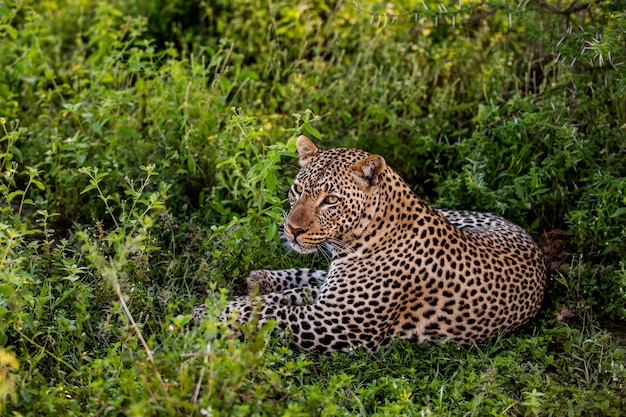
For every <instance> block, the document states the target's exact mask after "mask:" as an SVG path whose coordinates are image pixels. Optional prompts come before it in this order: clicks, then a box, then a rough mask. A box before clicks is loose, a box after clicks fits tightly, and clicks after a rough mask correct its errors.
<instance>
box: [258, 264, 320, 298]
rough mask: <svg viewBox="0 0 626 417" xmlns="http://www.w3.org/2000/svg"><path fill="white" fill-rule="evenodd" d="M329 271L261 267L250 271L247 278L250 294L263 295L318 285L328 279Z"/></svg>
mask: <svg viewBox="0 0 626 417" xmlns="http://www.w3.org/2000/svg"><path fill="white" fill-rule="evenodd" d="M326 274H327V271H319V270H314V269H309V268H298V269H283V270H278V271H270V270H266V269H260V270H257V271H252V272H250V275H248V278H246V284H247V286H248V294H249V295H263V294H270V293H275V292H279V291H284V290H287V289H291V288H301V287H305V286H318V285H320V284H321V283H322V282H323V281H324V279H326Z"/></svg>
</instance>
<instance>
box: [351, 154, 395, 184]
mask: <svg viewBox="0 0 626 417" xmlns="http://www.w3.org/2000/svg"><path fill="white" fill-rule="evenodd" d="M386 167H387V163H386V162H385V159H384V158H383V157H382V156H380V155H370V156H368V157H367V158H365V159H362V160H360V161H358V162H356V163H355V164H354V165H352V174H353V177H354V179H355V180H357V182H358V183H359V184H361V185H362V186H363V187H371V186H373V185H376V184H378V181H379V175H380V174H381V173H382V172H383V171H384V170H385V168H386Z"/></svg>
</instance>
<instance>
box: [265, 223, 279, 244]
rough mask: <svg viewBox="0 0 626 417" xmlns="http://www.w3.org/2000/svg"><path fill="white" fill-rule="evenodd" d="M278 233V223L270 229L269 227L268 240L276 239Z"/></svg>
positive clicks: (273, 224)
mask: <svg viewBox="0 0 626 417" xmlns="http://www.w3.org/2000/svg"><path fill="white" fill-rule="evenodd" d="M277 233H278V226H277V225H276V223H272V224H270V227H268V229H267V238H268V239H269V240H273V239H274V237H276V234H277Z"/></svg>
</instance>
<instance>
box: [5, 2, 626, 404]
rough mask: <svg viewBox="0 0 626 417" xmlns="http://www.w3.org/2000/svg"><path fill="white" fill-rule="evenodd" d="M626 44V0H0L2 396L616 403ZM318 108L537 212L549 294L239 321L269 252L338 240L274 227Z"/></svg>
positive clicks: (359, 134) (448, 189)
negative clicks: (483, 323)
mask: <svg viewBox="0 0 626 417" xmlns="http://www.w3.org/2000/svg"><path fill="white" fill-rule="evenodd" d="M625 44H626V3H624V2H623V0H607V1H599V2H591V1H584V0H582V1H576V0H573V1H565V2H563V1H553V0H529V1H522V2H510V1H505V0H488V1H485V2H479V1H474V0H470V1H464V2H460V1H446V2H439V1H435V0H425V1H422V2H409V1H407V0H400V1H398V2H393V3H390V2H375V1H366V0H362V1H354V2H348V1H342V0H336V1H333V2H321V1H318V0H310V1H300V2H291V1H287V0H277V1H272V2H262V1H256V0H242V1H237V2H225V1H221V0H208V1H197V0H173V1H163V0H144V1H138V0H131V1H121V0H113V1H104V0H91V1H90V0H49V1H31V0H8V1H3V2H0V67H1V68H2V71H0V173H1V175H0V194H1V197H0V414H4V415H20V416H46V415H55V416H56V415H107V416H121V415H129V416H130V415H184V414H193V415H203V416H221V415H223V416H229V415H272V416H274V415H285V416H305V415H320V416H335V415H381V416H383V415H436V416H441V415H494V416H505V415H524V416H526V415H555V416H562V415H615V416H617V415H620V413H623V412H624V410H626V388H625V385H626V370H625V369H624V365H625V362H626V343H625V341H624V330H623V329H624V325H625V324H626V293H625V292H624V289H625V288H626V226H625V225H626V222H625V219H626V163H624V162H625V161H626V154H625V152H626V65H625V62H626V48H625V47H624V45H625ZM299 133H305V134H307V135H309V136H310V137H312V138H315V139H316V140H317V141H318V142H319V143H320V144H321V145H322V146H325V147H333V146H339V145H341V146H353V147H360V148H363V149H366V150H368V151H371V152H376V153H380V154H382V155H383V156H385V158H386V159H387V161H388V163H389V164H390V165H391V166H393V167H394V168H395V169H396V170H398V171H399V172H400V173H401V174H402V175H403V177H404V178H405V179H406V180H407V182H408V183H410V184H412V185H413V186H414V189H415V191H416V192H417V193H418V194H419V195H421V196H423V197H424V198H425V199H426V200H427V201H428V202H430V203H431V204H433V205H435V206H438V207H447V208H466V209H473V210H484V211H491V212H494V213H497V214H502V215H504V216H505V217H507V218H509V219H511V220H513V221H515V222H517V223H519V224H521V225H523V226H524V227H525V228H526V229H528V230H529V231H530V232H531V233H533V234H534V236H535V237H536V239H537V240H538V241H540V242H541V244H542V247H543V248H544V250H545V251H546V254H547V255H548V259H549V261H550V263H551V265H552V268H553V269H554V272H553V275H552V278H551V280H550V282H549V288H548V294H547V296H546V301H545V306H544V308H543V310H542V312H541V314H540V316H539V317H538V318H537V319H536V320H534V321H533V322H532V323H531V324H530V325H528V326H527V327H526V328H525V329H523V330H521V331H519V332H517V333H515V334H513V335H507V336H505V337H502V338H501V339H499V340H495V341H492V342H490V343H484V344H480V345H474V346H470V347H460V346H455V345H445V344H439V343H431V344H415V343H410V342H405V341H397V342H394V344H393V345H392V346H391V347H390V348H387V349H383V350H381V351H380V352H378V353H376V354H374V355H370V354H367V353H365V352H363V351H362V350H360V349H356V350H354V351H352V352H348V353H340V354H333V355H329V356H314V355H308V354H304V353H302V352H300V351H298V350H297V349H295V348H293V347H292V346H290V345H289V344H288V343H287V342H285V341H284V340H274V339H273V338H272V337H271V333H269V331H270V330H271V326H269V327H267V328H264V329H261V330H260V331H253V330H252V329H250V330H249V331H248V332H247V333H246V335H247V336H246V338H245V340H237V339H229V338H223V337H220V334H221V333H222V329H221V327H220V325H219V324H218V323H217V321H216V317H217V315H218V314H219V312H220V311H221V309H222V307H223V306H224V305H225V303H226V300H227V298H228V297H229V296H231V295H238V294H241V293H242V291H243V282H244V277H245V276H246V275H247V274H248V272H249V271H250V270H252V269H256V268H285V267H291V266H305V265H308V266H319V267H323V266H324V262H325V261H324V259H323V257H313V258H304V257H300V256H296V255H294V254H293V253H285V251H284V250H283V248H282V247H281V243H280V238H279V234H278V225H279V224H280V221H281V218H282V211H281V210H282V209H284V208H285V207H286V204H285V196H286V190H287V188H288V187H289V184H290V178H292V177H293V175H294V174H295V172H297V167H296V165H297V164H296V163H295V160H294V159H292V158H293V151H294V146H293V143H294V141H293V139H294V138H295V135H297V134H299ZM204 302H206V303H207V305H208V306H209V310H210V317H209V319H208V320H206V321H205V322H204V323H202V324H200V325H198V326H192V325H191V323H190V321H191V310H192V308H193V306H195V305H198V304H201V303H204Z"/></svg>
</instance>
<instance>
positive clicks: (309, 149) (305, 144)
mask: <svg viewBox="0 0 626 417" xmlns="http://www.w3.org/2000/svg"><path fill="white" fill-rule="evenodd" d="M296 149H297V150H298V155H300V166H302V167H303V166H305V165H306V164H308V163H309V162H311V158H313V157H314V156H315V154H316V153H317V151H318V150H319V149H317V146H315V145H314V144H313V142H311V140H310V139H309V138H307V137H306V136H304V135H300V136H298V139H296Z"/></svg>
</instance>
